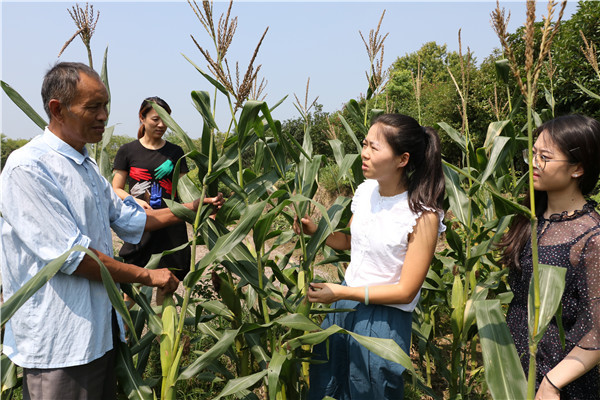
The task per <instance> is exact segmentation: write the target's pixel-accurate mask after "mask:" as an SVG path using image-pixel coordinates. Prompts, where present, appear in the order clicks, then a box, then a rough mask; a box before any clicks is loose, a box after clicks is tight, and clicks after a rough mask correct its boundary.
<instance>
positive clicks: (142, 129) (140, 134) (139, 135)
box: [137, 124, 146, 139]
mask: <svg viewBox="0 0 600 400" xmlns="http://www.w3.org/2000/svg"><path fill="white" fill-rule="evenodd" d="M145 133H146V127H145V126H144V124H140V127H139V128H138V133H137V138H138V139H141V138H143V137H144V134H145Z"/></svg>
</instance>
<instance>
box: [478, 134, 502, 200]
mask: <svg viewBox="0 0 600 400" xmlns="http://www.w3.org/2000/svg"><path fill="white" fill-rule="evenodd" d="M509 142H510V138H507V137H506V136H497V137H496V138H495V139H494V141H493V144H492V151H491V153H490V155H489V159H488V160H487V166H486V168H485V171H483V174H482V175H481V177H480V178H479V182H480V183H485V181H487V180H488V178H489V177H490V176H491V175H492V174H493V173H494V172H495V171H498V170H499V169H500V168H501V167H502V165H503V164H504V161H505V160H506V158H507V157H508V155H509V154H510V146H507V145H508V143H509ZM473 194H474V193H471V195H473Z"/></svg>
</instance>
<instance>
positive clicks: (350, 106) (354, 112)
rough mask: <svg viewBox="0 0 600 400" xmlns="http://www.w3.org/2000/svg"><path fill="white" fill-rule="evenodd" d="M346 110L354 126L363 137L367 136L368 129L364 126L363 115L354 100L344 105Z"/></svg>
mask: <svg viewBox="0 0 600 400" xmlns="http://www.w3.org/2000/svg"><path fill="white" fill-rule="evenodd" d="M346 110H347V111H348V115H349V116H350V118H351V119H352V121H353V122H354V124H355V125H356V126H357V127H358V129H360V131H361V133H362V134H363V135H364V136H367V131H368V130H369V128H368V127H366V126H365V115H364V113H363V112H362V110H361V108H360V105H359V104H358V102H357V101H356V100H354V99H352V100H350V101H349V102H347V103H346Z"/></svg>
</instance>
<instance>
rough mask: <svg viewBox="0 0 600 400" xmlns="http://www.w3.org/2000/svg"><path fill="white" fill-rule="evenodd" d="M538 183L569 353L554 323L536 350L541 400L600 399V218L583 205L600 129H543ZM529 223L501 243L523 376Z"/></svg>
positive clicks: (558, 122)
mask: <svg viewBox="0 0 600 400" xmlns="http://www.w3.org/2000/svg"><path fill="white" fill-rule="evenodd" d="M537 132H538V133H539V136H538V139H537V141H536V142H535V145H534V148H533V153H534V156H533V181H534V189H535V191H536V192H535V199H536V214H537V217H538V231H537V234H538V254H539V262H540V263H543V264H549V265H554V266H559V267H563V268H566V278H565V279H566V282H565V283H566V285H565V291H564V293H563V296H562V299H561V305H562V325H563V328H564V331H565V348H564V349H563V347H562V345H561V340H560V336H559V335H560V334H559V328H558V324H557V321H556V319H553V320H552V322H551V324H550V326H549V328H548V330H547V331H546V333H545V335H544V337H543V338H542V340H541V342H540V343H539V345H538V352H537V354H536V360H537V371H536V378H537V387H538V391H537V394H536V397H535V398H536V400H538V399H563V400H564V399H582V400H583V399H585V400H592V399H600V395H599V383H600V375H599V374H598V369H597V365H598V363H599V362H600V215H599V214H598V213H597V212H596V210H595V208H596V203H595V202H593V201H590V200H587V199H586V198H585V196H586V195H588V194H590V192H591V191H592V190H593V189H594V187H595V185H596V182H597V181H598V176H599V174H600V123H599V122H598V121H596V120H594V119H592V118H588V117H585V116H582V115H567V116H563V117H559V118H556V119H554V120H551V121H548V122H546V123H545V124H543V125H542V126H540V128H538V131H537ZM530 237H531V231H530V224H529V220H528V219H526V218H524V217H518V218H517V219H516V220H515V222H514V223H513V225H512V227H511V229H510V231H509V232H508V233H507V234H506V235H505V237H504V239H503V246H504V262H505V264H506V265H508V266H509V267H510V272H509V278H508V281H509V284H510V286H511V289H512V291H513V293H514V298H513V300H512V302H511V304H510V306H509V310H508V315H507V323H508V326H509V328H510V331H511V334H512V336H513V339H514V341H515V345H516V347H517V351H518V353H519V356H520V357H521V363H522V366H523V369H524V370H525V373H527V372H528V366H529V343H528V321H527V296H528V291H529V282H530V280H531V276H532V268H533V267H532V254H531V239H530Z"/></svg>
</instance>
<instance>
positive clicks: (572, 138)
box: [499, 114, 600, 268]
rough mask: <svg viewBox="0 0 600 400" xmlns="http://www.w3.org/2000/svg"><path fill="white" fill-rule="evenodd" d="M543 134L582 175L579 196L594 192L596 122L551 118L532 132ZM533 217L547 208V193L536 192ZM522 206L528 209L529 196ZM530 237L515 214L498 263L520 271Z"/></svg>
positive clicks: (598, 168)
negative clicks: (522, 257) (579, 168)
mask: <svg viewBox="0 0 600 400" xmlns="http://www.w3.org/2000/svg"><path fill="white" fill-rule="evenodd" d="M544 131H545V132H546V133H547V134H548V137H549V138H550V140H551V141H552V143H553V144H555V145H556V147H558V148H559V149H560V151H561V152H562V153H564V154H565V155H566V156H567V157H568V158H569V162H570V163H571V164H581V165H582V167H583V175H582V176H581V177H579V178H578V185H579V189H580V190H581V193H582V194H583V195H584V196H586V195H588V194H590V193H591V192H592V190H594V188H595V186H596V182H597V181H598V176H599V175H600V156H599V155H600V122H598V121H596V120H595V119H593V118H590V117H586V116H585V115H579V114H571V115H564V116H562V117H558V118H555V119H552V120H550V121H548V122H545V123H544V124H542V125H541V126H540V127H539V128H537V129H536V131H535V134H536V135H539V134H541V133H542V132H544ZM534 196H535V215H536V216H537V217H538V218H540V217H541V216H542V215H543V214H544V212H545V211H546V208H547V207H548V194H547V193H546V192H542V191H538V190H536V191H535V192H534ZM522 204H524V205H526V206H529V194H527V195H526V196H525V198H524V199H523V202H522ZM530 236H531V223H530V221H529V218H527V217H526V216H524V215H521V214H518V215H517V216H515V218H514V220H513V223H512V225H511V227H510V229H509V231H508V232H507V233H506V234H505V235H504V236H503V237H502V241H501V242H500V244H499V247H500V248H504V252H503V256H502V263H503V264H504V265H506V266H508V267H510V268H520V263H519V257H520V255H521V252H522V251H523V248H524V247H525V245H526V244H527V241H528V239H529V238H530Z"/></svg>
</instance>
